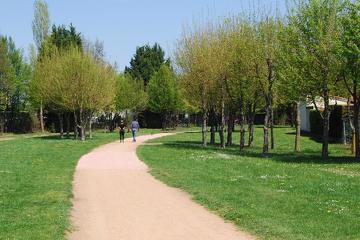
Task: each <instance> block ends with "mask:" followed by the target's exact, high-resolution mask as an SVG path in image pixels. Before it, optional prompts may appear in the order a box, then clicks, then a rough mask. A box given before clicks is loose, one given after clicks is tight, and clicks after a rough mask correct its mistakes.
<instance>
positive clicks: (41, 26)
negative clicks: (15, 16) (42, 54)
mask: <svg viewBox="0 0 360 240" xmlns="http://www.w3.org/2000/svg"><path fill="white" fill-rule="evenodd" d="M49 29H50V16H49V10H48V5H47V3H46V2H45V1H44V0H36V1H35V3H34V20H33V22H32V30H33V36H34V41H35V45H36V47H37V49H38V50H40V48H41V45H42V44H43V42H44V41H45V39H46V38H47V37H48V35H49Z"/></svg>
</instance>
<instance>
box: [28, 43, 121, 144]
mask: <svg viewBox="0 0 360 240" xmlns="http://www.w3.org/2000/svg"><path fill="white" fill-rule="evenodd" d="M115 78H116V74H115V71H114V69H113V68H112V66H110V65H107V64H104V63H99V62H98V61H97V60H96V59H95V58H94V57H93V56H92V55H90V54H84V53H82V51H81V50H80V49H79V48H77V47H71V48H69V49H68V50H66V51H62V52H59V51H58V50H57V51H54V52H53V53H52V54H51V55H45V56H44V57H43V59H42V61H38V63H37V66H36V71H35V78H34V79H35V82H34V83H36V80H38V81H39V80H40V81H41V84H38V85H37V88H38V91H39V92H40V94H41V95H42V96H41V97H42V99H44V102H45V103H50V104H54V105H55V106H58V107H59V108H61V109H64V110H66V111H71V112H73V113H74V118H75V126H76V127H78V128H80V136H81V139H82V140H85V138H86V134H85V129H86V126H88V124H89V121H90V120H91V118H92V117H93V115H94V113H96V112H99V111H103V110H105V109H106V108H108V107H109V105H111V104H112V103H113V101H114V98H115V91H114V89H115V82H116V80H115ZM44 80H46V81H44ZM75 133H77V131H75Z"/></svg>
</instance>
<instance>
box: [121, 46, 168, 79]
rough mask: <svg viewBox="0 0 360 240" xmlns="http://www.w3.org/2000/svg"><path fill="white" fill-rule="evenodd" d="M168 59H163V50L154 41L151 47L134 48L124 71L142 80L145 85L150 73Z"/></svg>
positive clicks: (155, 70) (150, 75)
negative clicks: (134, 50) (133, 52)
mask: <svg viewBox="0 0 360 240" xmlns="http://www.w3.org/2000/svg"><path fill="white" fill-rule="evenodd" d="M169 61H170V60H166V59H165V52H164V51H163V50H162V48H161V47H160V45H159V44H157V43H155V44H154V45H153V46H152V47H151V46H150V45H148V44H147V45H144V46H142V47H138V48H137V49H136V53H135V55H134V57H133V58H132V59H131V61H130V67H125V73H126V74H129V75H130V76H131V77H132V78H133V79H138V80H143V81H144V86H147V84H148V82H149V81H150V78H151V77H152V75H153V74H154V73H155V72H157V71H158V70H159V69H160V67H161V66H162V65H163V64H164V63H167V64H168V65H169Z"/></svg>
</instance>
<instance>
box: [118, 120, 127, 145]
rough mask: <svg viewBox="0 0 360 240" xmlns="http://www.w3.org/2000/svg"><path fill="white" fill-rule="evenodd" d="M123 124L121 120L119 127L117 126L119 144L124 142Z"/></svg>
mask: <svg viewBox="0 0 360 240" xmlns="http://www.w3.org/2000/svg"><path fill="white" fill-rule="evenodd" d="M125 128H126V126H125V124H124V121H123V120H121V122H120V125H119V134H120V142H124V140H125Z"/></svg>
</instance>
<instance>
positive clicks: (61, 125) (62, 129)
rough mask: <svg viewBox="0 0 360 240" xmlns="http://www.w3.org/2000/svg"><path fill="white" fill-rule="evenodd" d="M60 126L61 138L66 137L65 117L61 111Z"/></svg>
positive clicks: (59, 115)
mask: <svg viewBox="0 0 360 240" xmlns="http://www.w3.org/2000/svg"><path fill="white" fill-rule="evenodd" d="M58 117H59V126H60V138H64V118H63V114H61V113H59V114H58Z"/></svg>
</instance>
